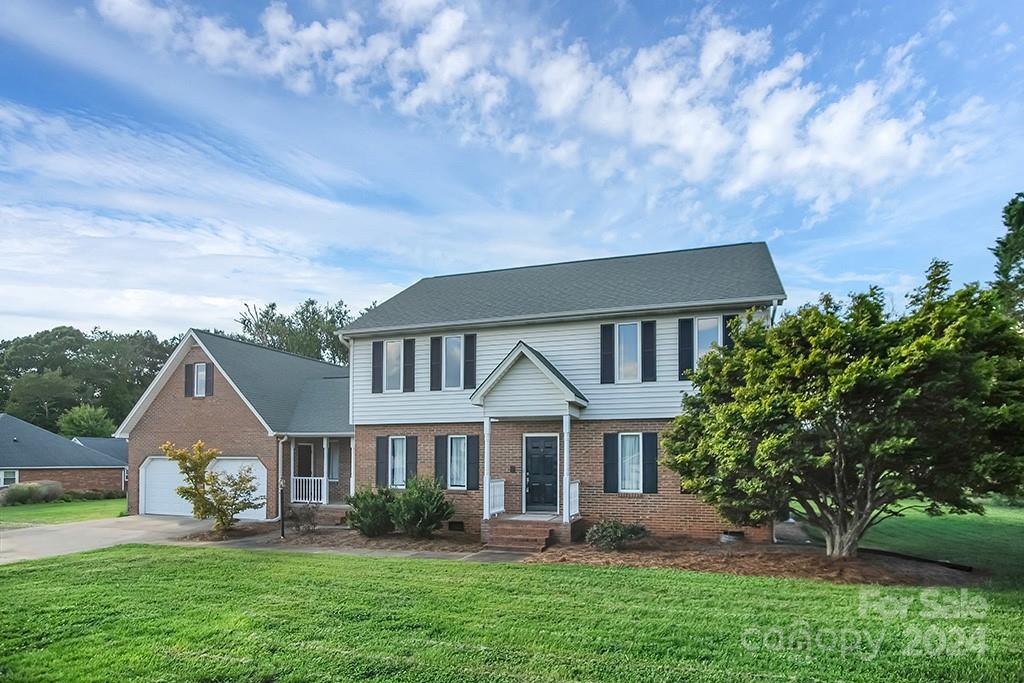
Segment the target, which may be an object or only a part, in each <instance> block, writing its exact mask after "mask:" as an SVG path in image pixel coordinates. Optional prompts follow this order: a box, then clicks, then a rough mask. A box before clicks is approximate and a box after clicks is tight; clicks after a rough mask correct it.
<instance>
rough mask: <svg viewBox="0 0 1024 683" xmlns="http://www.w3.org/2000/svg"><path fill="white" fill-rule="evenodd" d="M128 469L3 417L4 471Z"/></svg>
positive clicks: (0, 455) (0, 453) (0, 454)
mask: <svg viewBox="0 0 1024 683" xmlns="http://www.w3.org/2000/svg"><path fill="white" fill-rule="evenodd" d="M124 466H125V463H123V462H121V461H119V460H117V459H116V458H112V457H110V456H109V455H107V454H106V453H100V452H99V451H96V450H93V449H91V448H89V447H88V446H83V445H81V444H77V443H74V442H73V441H71V440H69V439H65V438H64V437H63V436H60V435H59V434H54V433H53V432H48V431H46V430H45V429H43V428H42V427H36V426H35V425H34V424H30V423H28V422H25V421H24V420H19V419H18V418H16V417H14V416H13V415H8V414H6V413H0V469H32V468H42V467H45V468H51V469H63V468H72V467H75V468H77V467H119V468H120V467H124Z"/></svg>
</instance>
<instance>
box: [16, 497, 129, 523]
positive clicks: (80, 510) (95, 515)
mask: <svg viewBox="0 0 1024 683" xmlns="http://www.w3.org/2000/svg"><path fill="white" fill-rule="evenodd" d="M125 507H126V503H125V499H124V498H111V499H109V500H75V501H71V502H68V503H62V502H59V501H57V502H53V503H33V504H30V505H5V506H2V507H0V524H4V523H10V524H63V523H64V522H84V521H85V520H87V519H103V518H105V517H117V516H118V515H119V514H121V513H122V512H124V510H125Z"/></svg>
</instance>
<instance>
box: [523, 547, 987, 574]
mask: <svg viewBox="0 0 1024 683" xmlns="http://www.w3.org/2000/svg"><path fill="white" fill-rule="evenodd" d="M526 562H533V563H544V564H556V563H561V562H567V563H573V564H589V565H595V566H602V567H652V568H668V569H688V570H692V571H702V572H718V573H722V574H736V575H741V576H773V577H783V578H801V579H819V580H822V581H830V582H832V583H848V584H856V583H871V584H881V585H890V586H973V585H978V584H979V583H983V582H984V581H985V580H986V579H987V576H986V575H985V574H984V573H983V572H978V571H977V570H975V571H973V572H964V571H959V570H956V569H950V568H948V567H943V566H941V565H936V564H931V563H928V562H918V561H915V560H910V559H903V558H895V557H881V556H877V555H875V556H872V555H868V554H865V555H862V556H860V557H857V558H853V559H848V560H830V559H828V558H827V557H825V554H824V550H822V549H821V548H813V547H801V546H787V545H762V544H756V543H714V542H709V541H699V540H694V539H689V538H684V537H666V536H662V537H650V538H647V539H644V540H641V541H634V542H632V543H630V544H628V545H627V547H626V548H625V549H623V550H621V551H618V552H616V551H610V552H608V551H603V550H598V549H597V548H592V547H591V546H588V545H583V544H574V545H567V546H553V547H551V548H548V549H547V550H545V551H544V552H542V553H537V554H535V555H531V556H530V557H528V558H527V559H526Z"/></svg>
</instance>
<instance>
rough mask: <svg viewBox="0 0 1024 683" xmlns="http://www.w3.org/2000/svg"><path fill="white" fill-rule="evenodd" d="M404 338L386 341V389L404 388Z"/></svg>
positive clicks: (396, 389) (398, 389) (399, 389)
mask: <svg viewBox="0 0 1024 683" xmlns="http://www.w3.org/2000/svg"><path fill="white" fill-rule="evenodd" d="M402 355H403V351H402V340H401V339H389V340H388V341H386V342H384V391H401V390H402Z"/></svg>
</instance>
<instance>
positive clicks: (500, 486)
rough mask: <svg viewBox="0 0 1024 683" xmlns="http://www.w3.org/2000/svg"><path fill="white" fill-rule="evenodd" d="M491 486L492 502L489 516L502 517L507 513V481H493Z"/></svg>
mask: <svg viewBox="0 0 1024 683" xmlns="http://www.w3.org/2000/svg"><path fill="white" fill-rule="evenodd" d="M488 486H489V493H490V501H489V504H488V507H490V510H488V511H487V512H488V516H490V517H493V516H494V515H500V514H501V513H503V512H504V511H505V480H504V479H491V481H490V483H489V484H488Z"/></svg>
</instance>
